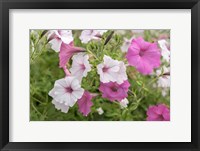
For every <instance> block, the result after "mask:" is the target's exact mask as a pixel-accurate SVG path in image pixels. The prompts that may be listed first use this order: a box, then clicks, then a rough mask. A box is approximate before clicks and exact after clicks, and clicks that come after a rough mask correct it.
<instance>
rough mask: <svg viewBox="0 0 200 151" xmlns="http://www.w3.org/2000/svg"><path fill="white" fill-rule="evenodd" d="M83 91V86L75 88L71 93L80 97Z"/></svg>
mask: <svg viewBox="0 0 200 151" xmlns="http://www.w3.org/2000/svg"><path fill="white" fill-rule="evenodd" d="M83 93H84V89H83V88H80V89H78V90H75V91H73V92H72V95H73V96H74V97H75V98H77V99H80V98H81V97H82V96H83Z"/></svg>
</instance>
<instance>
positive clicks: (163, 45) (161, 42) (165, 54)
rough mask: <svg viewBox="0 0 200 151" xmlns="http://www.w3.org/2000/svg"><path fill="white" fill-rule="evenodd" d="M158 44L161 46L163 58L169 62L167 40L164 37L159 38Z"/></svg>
mask: <svg viewBox="0 0 200 151" xmlns="http://www.w3.org/2000/svg"><path fill="white" fill-rule="evenodd" d="M158 44H159V46H160V48H161V55H162V57H163V59H164V60H165V61H166V62H169V61H170V51H169V47H168V45H169V44H168V42H167V41H166V40H164V39H162V40H159V41H158Z"/></svg>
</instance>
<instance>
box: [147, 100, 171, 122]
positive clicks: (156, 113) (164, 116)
mask: <svg viewBox="0 0 200 151" xmlns="http://www.w3.org/2000/svg"><path fill="white" fill-rule="evenodd" d="M147 121H170V111H169V108H168V107H167V106H166V105H165V104H159V105H155V106H150V107H149V108H148V110H147Z"/></svg>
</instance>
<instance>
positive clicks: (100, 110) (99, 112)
mask: <svg viewBox="0 0 200 151" xmlns="http://www.w3.org/2000/svg"><path fill="white" fill-rule="evenodd" d="M96 110H97V112H98V114H99V115H102V114H103V113H104V111H103V109H102V108H101V107H99V108H97V109H96Z"/></svg>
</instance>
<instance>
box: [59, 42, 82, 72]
mask: <svg viewBox="0 0 200 151" xmlns="http://www.w3.org/2000/svg"><path fill="white" fill-rule="evenodd" d="M84 50H85V49H84V48H81V47H75V46H74V43H73V42H71V43H70V44H65V43H62V44H61V48H60V52H59V60H60V61H59V65H60V67H61V68H64V67H65V66H66V64H67V63H68V61H69V59H70V58H71V57H72V56H73V54H74V53H77V52H83V51H84Z"/></svg>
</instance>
